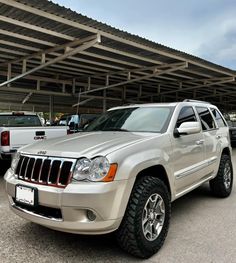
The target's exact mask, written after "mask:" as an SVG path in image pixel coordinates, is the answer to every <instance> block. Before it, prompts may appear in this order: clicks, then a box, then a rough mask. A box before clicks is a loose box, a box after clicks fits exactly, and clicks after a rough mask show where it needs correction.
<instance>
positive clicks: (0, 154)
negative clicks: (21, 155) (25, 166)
mask: <svg viewBox="0 0 236 263" xmlns="http://www.w3.org/2000/svg"><path fill="white" fill-rule="evenodd" d="M16 151H17V150H11V151H9V152H0V159H1V160H11V158H12V155H14V154H15V153H16Z"/></svg>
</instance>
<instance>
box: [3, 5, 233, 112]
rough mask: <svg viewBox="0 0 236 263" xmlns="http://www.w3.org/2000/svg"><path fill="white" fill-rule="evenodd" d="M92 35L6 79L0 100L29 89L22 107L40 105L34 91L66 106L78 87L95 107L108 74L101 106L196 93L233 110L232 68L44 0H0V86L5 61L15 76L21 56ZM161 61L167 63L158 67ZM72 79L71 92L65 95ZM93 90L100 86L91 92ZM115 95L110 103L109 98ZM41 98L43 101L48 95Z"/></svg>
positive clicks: (74, 99)
mask: <svg viewBox="0 0 236 263" xmlns="http://www.w3.org/2000/svg"><path fill="white" fill-rule="evenodd" d="M98 33H99V34H100V35H101V43H99V44H94V45H93V46H90V47H88V48H87V49H86V50H83V51H81V52H79V53H78V54H74V55H73V56H70V57H67V58H65V59H63V60H60V61H57V62H56V63H54V64H52V65H50V66H47V67H45V68H42V69H40V70H38V71H36V72H34V73H32V74H29V75H27V76H25V77H23V78H20V79H18V80H16V81H14V82H12V83H11V88H9V87H8V88H6V87H2V88H1V87H0V95H1V97H0V101H1V98H4V94H5V93H4V92H8V93H9V92H10V91H12V94H13V96H14V92H15V91H16V90H17V89H18V91H19V92H20V93H21V94H25V95H27V91H29V92H32V91H33V96H31V98H30V100H29V101H28V102H27V104H30V103H31V104H32V105H33V104H35V103H36V102H37V103H39V102H40V100H41V99H39V97H38V96H39V95H41V96H43V97H45V98H47V97H48V96H49V94H52V95H54V96H55V97H56V98H64V97H66V98H67V97H69V98H70V99H68V100H67V99H65V101H66V102H65V103H66V106H67V107H66V110H67V111H69V110H71V105H73V104H75V103H76V102H77V101H78V93H79V92H82V95H81V100H83V99H86V98H93V100H91V101H89V102H88V103H87V104H86V105H85V106H86V108H89V107H93V108H97V109H98V110H99V109H101V108H102V106H103V105H102V102H103V95H104V93H103V91H102V88H103V87H104V86H106V84H108V82H107V83H106V80H107V76H106V75H109V85H114V87H110V88H108V89H107V91H106V92H107V94H106V96H107V98H106V101H107V106H110V105H111V106H113V105H120V104H123V103H127V102H136V101H139V102H150V101H173V100H182V99H183V98H196V99H198V98H201V99H208V100H210V101H212V102H213V103H216V104H218V105H220V106H222V105H223V106H224V107H225V106H226V105H227V106H228V107H230V108H233V107H234V104H235V103H234V95H236V92H235V87H234V86H235V79H234V76H235V75H236V72H235V71H233V70H230V69H228V68H225V67H222V66H220V65H216V64H213V63H211V62H209V61H206V60H203V59H201V58H198V57H195V56H192V55H189V54H186V53H184V52H181V51H177V50H174V49H171V48H169V47H166V46H163V45H161V44H158V43H155V42H153V41H150V40H147V39H144V38H142V37H139V36H137V35H132V34H130V33H128V32H124V31H121V30H119V29H116V28H114V27H111V26H109V25H106V24H104V23H101V22H98V21H96V20H93V19H91V18H88V17H86V16H84V15H81V14H78V13H76V12H74V11H72V10H70V9H68V8H65V7H61V6H59V5H57V4H54V3H52V2H50V1H46V0H40V1H38V0H17V1H15V0H0V85H1V83H3V82H4V81H5V80H6V75H7V71H8V64H9V63H11V64H12V77H13V76H17V75H19V74H21V72H22V63H23V58H26V57H27V56H28V55H30V54H34V53H36V52H38V51H41V52H44V51H46V50H47V49H48V48H51V47H54V46H56V45H63V44H65V43H69V42H72V41H74V40H76V39H84V38H86V37H88V36H92V35H94V36H95V35H96V34H98ZM73 48H75V47H73ZM63 52H64V51H63V49H62V50H57V51H56V52H50V53H48V54H46V61H49V60H50V59H54V58H56V57H59V56H62V54H63ZM40 59H41V58H40V56H39V55H37V56H32V57H30V58H27V67H26V70H29V69H33V68H35V67H36V66H39V65H40V64H41V61H40ZM16 60H19V61H16ZM12 62H13V63H12ZM176 63H178V64H176ZM179 63H182V67H181V64H179ZM161 65H166V67H165V68H163V66H162V68H158V67H160V66H161ZM154 72H156V73H157V74H153V73H154ZM143 77H144V78H143ZM50 78H51V80H52V81H49V79H50ZM73 79H74V80H73ZM134 79H136V81H133V80H134ZM128 80H131V81H130V82H129V81H128ZM39 81H40V89H39V86H37V82H39ZM126 82H127V83H126ZM63 83H64V84H63ZM73 83H74V91H75V94H72V89H73V88H72V86H73ZM120 83H124V84H122V85H119V84H120ZM36 87H37V89H36ZM97 88H100V89H101V90H99V91H96V92H91V90H93V89H97ZM88 89H90V91H89V92H88V93H86V92H87V90H88ZM46 91H47V92H46ZM114 97H115V98H117V100H113V98H114ZM21 99H22V98H21V97H20V96H17V95H15V96H14V103H15V105H17V103H18V104H20V103H21ZM34 99H35V100H34ZM4 100H5V99H4ZM62 100H64V99H61V100H58V101H57V104H55V107H58V109H59V108H61V106H60V104H59V103H60V101H62ZM41 101H45V104H46V101H47V99H43V100H41ZM85 106H84V105H83V107H85ZM86 110H87V109H86Z"/></svg>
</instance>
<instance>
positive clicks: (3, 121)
mask: <svg viewBox="0 0 236 263" xmlns="http://www.w3.org/2000/svg"><path fill="white" fill-rule="evenodd" d="M0 126H2V127H37V126H42V124H41V122H40V120H39V118H38V116H36V115H20V116H16V115H0Z"/></svg>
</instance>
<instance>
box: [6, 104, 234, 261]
mask: <svg viewBox="0 0 236 263" xmlns="http://www.w3.org/2000/svg"><path fill="white" fill-rule="evenodd" d="M4 178H5V180H6V191H7V194H8V196H9V200H10V207H11V209H12V211H13V212H14V213H16V214H17V215H19V216H21V217H23V218H25V219H27V220H29V221H32V222H35V223H37V224H40V225H43V226H46V227H49V228H52V229H56V230H60V231H65V232H71V233H80V234H104V233H109V232H112V231H116V236H117V240H118V243H119V244H120V246H121V247H122V248H123V249H125V250H126V251H128V252H129V253H131V254H133V255H135V256H137V257H141V258H148V257H150V256H152V255H153V254H154V253H156V252H157V251H158V250H159V249H160V248H161V246H162V245H163V243H164V240H165V237H166V235H167V232H168V228H169V221H170V213H171V202H172V201H174V200H175V199H177V198H179V197H181V196H182V195H184V194H186V193H188V192H190V191H191V190H193V189H195V188H196V187H198V186H200V185H201V184H203V183H205V182H207V181H209V182H210V189H211V191H212V193H213V194H214V195H216V196H218V197H227V196H229V195H230V193H231V190H232V186H233V169H232V163H231V146H230V138H229V129H228V126H227V123H226V121H225V120H224V118H223V116H222V115H221V113H220V112H219V110H218V109H217V108H216V107H215V106H213V105H211V104H207V103H203V102H196V101H186V102H180V103H168V104H146V105H132V106H124V107H118V108H113V109H111V110H109V111H108V112H106V113H105V114H103V115H102V116H100V117H99V118H98V119H96V120H95V121H94V122H93V123H91V124H90V125H89V126H88V127H87V130H85V132H82V133H79V134H74V135H71V136H70V137H64V138H59V139H52V140H46V141H43V142H41V143H38V144H33V145H31V146H26V147H24V148H21V150H20V151H19V152H18V154H17V155H16V156H15V158H14V159H13V161H12V165H11V168H10V169H9V170H8V171H7V172H6V174H5V177H4Z"/></svg>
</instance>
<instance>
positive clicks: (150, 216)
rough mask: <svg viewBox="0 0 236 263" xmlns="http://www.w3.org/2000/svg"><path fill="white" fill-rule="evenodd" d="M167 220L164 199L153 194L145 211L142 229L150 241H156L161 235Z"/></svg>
mask: <svg viewBox="0 0 236 263" xmlns="http://www.w3.org/2000/svg"><path fill="white" fill-rule="evenodd" d="M164 220H165V203H164V201H163V199H162V197H161V196H160V195H159V194H157V193H155V194H152V195H151V196H150V197H149V198H148V200H147V202H146V204H145V206H144V209H143V216H142V229H143V234H144V236H145V238H146V239H147V240H148V241H154V240H155V239H156V238H157V237H158V236H159V234H160V233H161V230H162V227H163V224H164Z"/></svg>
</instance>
